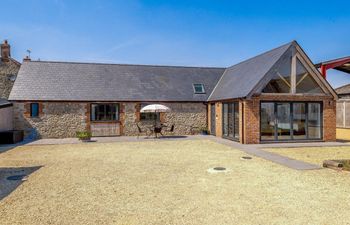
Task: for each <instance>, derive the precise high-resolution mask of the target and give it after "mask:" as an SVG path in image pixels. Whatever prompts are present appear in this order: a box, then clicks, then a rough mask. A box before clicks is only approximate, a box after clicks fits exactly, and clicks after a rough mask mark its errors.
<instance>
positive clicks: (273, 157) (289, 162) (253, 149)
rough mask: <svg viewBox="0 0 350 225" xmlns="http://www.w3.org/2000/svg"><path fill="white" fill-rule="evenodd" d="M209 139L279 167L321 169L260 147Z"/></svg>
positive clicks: (213, 138) (220, 139)
mask: <svg viewBox="0 0 350 225" xmlns="http://www.w3.org/2000/svg"><path fill="white" fill-rule="evenodd" d="M209 139H211V140H213V141H215V142H218V143H220V144H224V145H227V146H230V147H232V148H235V149H239V150H241V151H244V152H246V153H248V154H250V155H254V156H257V157H260V158H263V159H266V160H269V161H272V162H275V163H278V164H280V165H283V166H286V167H289V168H292V169H295V170H315V169H322V167H320V166H319V165H315V164H311V163H307V162H303V161H299V160H295V159H291V158H288V157H286V156H282V155H279V154H276V153H272V152H267V151H264V150H262V149H260V148H259V147H261V145H255V146H253V145H243V144H240V143H238V142H234V141H230V140H226V139H223V138H217V137H213V136H211V137H209ZM258 146H259V147H258Z"/></svg>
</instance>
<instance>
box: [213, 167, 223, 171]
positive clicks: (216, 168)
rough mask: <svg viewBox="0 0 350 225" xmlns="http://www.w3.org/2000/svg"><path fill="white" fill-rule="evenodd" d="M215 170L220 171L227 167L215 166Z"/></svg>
mask: <svg viewBox="0 0 350 225" xmlns="http://www.w3.org/2000/svg"><path fill="white" fill-rule="evenodd" d="M213 169H214V170H219V171H222V170H226V168H225V167H220V166H219V167H214V168H213Z"/></svg>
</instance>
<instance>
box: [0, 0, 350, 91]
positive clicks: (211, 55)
mask: <svg viewBox="0 0 350 225" xmlns="http://www.w3.org/2000/svg"><path fill="white" fill-rule="evenodd" d="M0 5H1V7H2V8H4V9H6V10H3V9H2V10H1V18H0V40H3V39H8V40H9V42H10V44H11V54H12V57H13V58H15V59H17V60H19V61H22V59H23V57H24V56H25V55H26V54H27V53H26V50H27V49H30V50H31V58H32V59H33V60H37V59H40V60H49V61H79V62H103V63H126V64H152V65H184V66H215V67H227V66H231V65H234V64H236V63H239V62H240V61H242V60H245V59H248V58H250V57H253V56H255V55H257V54H260V53H262V52H264V51H268V50H270V49H272V48H275V47H278V46H280V45H282V44H285V43H288V42H290V41H292V40H296V41H297V42H298V43H299V44H300V45H301V47H302V48H303V49H304V50H305V52H306V53H307V54H308V56H309V57H310V59H311V60H312V61H313V62H314V63H317V62H321V61H325V60H329V59H334V58H339V57H344V56H349V55H350V44H349V39H350V29H349V28H348V26H349V22H350V13H349V12H348V7H346V6H347V5H348V2H347V1H338V0H334V1H331V2H330V1H329V0H328V1H324V0H318V1H305V0H304V1H302V0H294V1H284V0H278V1H277V0H276V1H268V0H265V1H254V0H251V1H234V0H231V1H226V0H217V1H214V0H212V1H209V0H193V1H189V0H188V1H184V0H183V1H181V0H167V1H160V0H148V1H146V0H145V1H141V0H123V1H122V0H120V1H119V0H114V1H112V0H105V1H104V0H74V1H73V0H26V1H23V0H1V4H0ZM327 78H328V81H329V82H330V83H331V84H332V86H333V87H335V88H336V87H339V86H341V85H344V84H347V83H350V75H349V74H345V73H342V72H337V71H332V70H330V71H329V72H328V77H327Z"/></svg>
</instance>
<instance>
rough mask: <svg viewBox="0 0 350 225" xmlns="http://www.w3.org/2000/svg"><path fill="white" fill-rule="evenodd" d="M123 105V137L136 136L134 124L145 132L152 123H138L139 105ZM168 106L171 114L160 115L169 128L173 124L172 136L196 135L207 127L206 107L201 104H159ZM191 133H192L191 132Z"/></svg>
mask: <svg viewBox="0 0 350 225" xmlns="http://www.w3.org/2000/svg"><path fill="white" fill-rule="evenodd" d="M122 104H123V105H124V112H125V115H124V121H122V125H123V135H126V136H134V135H137V134H138V129H137V126H136V124H137V123H138V124H139V126H140V127H141V129H142V130H146V129H147V127H150V126H152V125H153V124H154V122H153V121H147V122H145V121H140V113H139V110H140V103H122ZM160 104H162V105H165V106H168V107H169V108H170V109H171V112H169V113H164V114H161V118H160V119H161V122H162V123H165V124H167V125H168V126H169V127H168V128H166V129H170V126H171V125H172V124H174V126H175V130H174V133H173V135H189V134H191V133H192V132H195V133H198V131H199V130H200V128H203V127H205V128H206V127H207V106H206V105H205V104H203V103H160ZM191 131H192V132H191Z"/></svg>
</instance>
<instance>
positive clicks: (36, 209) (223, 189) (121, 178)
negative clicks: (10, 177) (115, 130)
mask: <svg viewBox="0 0 350 225" xmlns="http://www.w3.org/2000/svg"><path fill="white" fill-rule="evenodd" d="M245 155H246V154H245V153H243V152H241V151H239V150H235V149H232V148H230V147H227V146H224V145H221V144H218V143H215V142H212V141H209V140H181V141H150V142H118V143H86V144H67V145H42V146H22V147H17V148H15V149H12V150H9V151H7V152H4V153H1V154H0V169H1V168H12V167H36V166H42V167H40V169H38V170H36V171H35V172H33V173H32V174H30V175H29V178H28V180H27V181H25V182H23V183H22V184H21V185H20V186H18V188H17V189H15V190H14V191H13V192H12V193H11V194H9V195H8V196H7V197H5V198H3V199H2V200H1V201H0V215H1V216H0V224H11V225H12V224H26V225H27V224H123V225H127V224H147V225H149V224H159V225H164V224H201V225H203V224H220V225H221V224H244V225H247V224H293V225H295V224H348V222H349V218H348V215H349V212H350V204H347V203H348V202H349V201H350V189H349V186H350V174H349V173H345V172H342V173H340V172H336V171H334V170H330V169H321V170H312V171H297V170H292V169H289V168H286V167H283V166H281V165H277V164H274V163H272V162H269V161H265V160H263V159H259V158H256V157H253V159H252V160H241V159H240V157H242V156H245ZM215 166H223V167H226V168H229V171H228V172H226V173H208V171H207V170H208V169H209V168H212V167H215ZM0 187H1V186H0Z"/></svg>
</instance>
